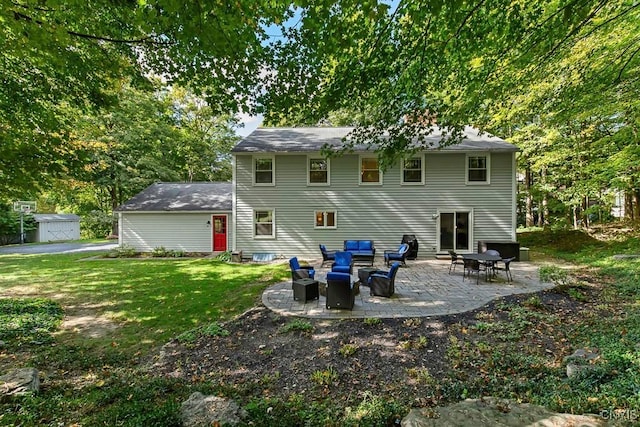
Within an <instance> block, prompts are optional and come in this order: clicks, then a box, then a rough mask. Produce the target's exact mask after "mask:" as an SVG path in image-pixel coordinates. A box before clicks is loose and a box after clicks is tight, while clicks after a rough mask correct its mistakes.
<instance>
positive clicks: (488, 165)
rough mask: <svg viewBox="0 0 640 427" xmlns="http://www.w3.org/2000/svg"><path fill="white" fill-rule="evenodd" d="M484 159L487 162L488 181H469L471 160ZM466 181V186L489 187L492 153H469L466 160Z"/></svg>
mask: <svg viewBox="0 0 640 427" xmlns="http://www.w3.org/2000/svg"><path fill="white" fill-rule="evenodd" d="M470 157H484V158H485V161H486V165H485V166H486V171H487V180H486V181H469V158H470ZM464 181H465V184H466V185H489V184H491V153H484V152H482V153H481V152H478V153H467V154H466V156H465V159H464Z"/></svg>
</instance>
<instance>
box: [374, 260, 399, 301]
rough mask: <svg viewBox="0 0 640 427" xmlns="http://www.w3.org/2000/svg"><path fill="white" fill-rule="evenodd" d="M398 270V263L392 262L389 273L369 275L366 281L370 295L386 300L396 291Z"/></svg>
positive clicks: (378, 272)
mask: <svg viewBox="0 0 640 427" xmlns="http://www.w3.org/2000/svg"><path fill="white" fill-rule="evenodd" d="M398 268H400V263H399V262H394V263H393V264H392V265H391V269H390V270H389V271H376V272H375V273H373V274H370V275H369V280H368V282H369V289H370V294H371V295H372V296H373V295H376V296H381V297H387V298H388V297H390V296H392V295H393V294H394V293H395V291H396V288H395V282H396V273H397V272H398Z"/></svg>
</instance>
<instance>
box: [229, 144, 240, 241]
mask: <svg viewBox="0 0 640 427" xmlns="http://www.w3.org/2000/svg"><path fill="white" fill-rule="evenodd" d="M236 160H237V158H236V156H235V155H233V156H231V226H232V227H233V229H232V230H233V233H231V247H230V248H229V249H230V250H232V251H236V250H237V248H236V244H237V240H236V235H237V233H236V232H237V227H236V212H238V203H237V201H236V197H237V196H238V195H237V192H236V186H237V185H238V181H237V174H238V171H237V168H238V162H237V161H236Z"/></svg>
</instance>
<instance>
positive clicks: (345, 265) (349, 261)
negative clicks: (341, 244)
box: [331, 251, 353, 274]
mask: <svg viewBox="0 0 640 427" xmlns="http://www.w3.org/2000/svg"><path fill="white" fill-rule="evenodd" d="M331 271H332V272H334V273H347V274H353V256H352V255H351V252H344V251H337V252H336V260H335V262H334V263H333V264H331Z"/></svg>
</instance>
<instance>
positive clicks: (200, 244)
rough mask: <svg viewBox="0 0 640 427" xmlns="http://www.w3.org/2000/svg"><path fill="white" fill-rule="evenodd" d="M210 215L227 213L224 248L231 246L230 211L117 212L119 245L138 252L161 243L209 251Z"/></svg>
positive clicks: (166, 245)
mask: <svg viewBox="0 0 640 427" xmlns="http://www.w3.org/2000/svg"><path fill="white" fill-rule="evenodd" d="M212 215H227V249H228V250H230V249H231V242H232V238H231V237H232V236H231V232H232V227H231V222H232V218H231V212H221V213H204V212H199V213H173V212H156V213H147V212H144V213H137V212H121V213H120V224H119V227H120V234H119V244H121V245H122V244H127V245H129V246H133V247H134V248H136V250H138V251H140V252H150V251H152V250H153V249H154V248H157V247H160V246H163V247H164V248H166V249H171V250H182V251H185V252H211V250H212V245H213V234H212V228H211V226H207V221H211V216H212Z"/></svg>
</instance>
